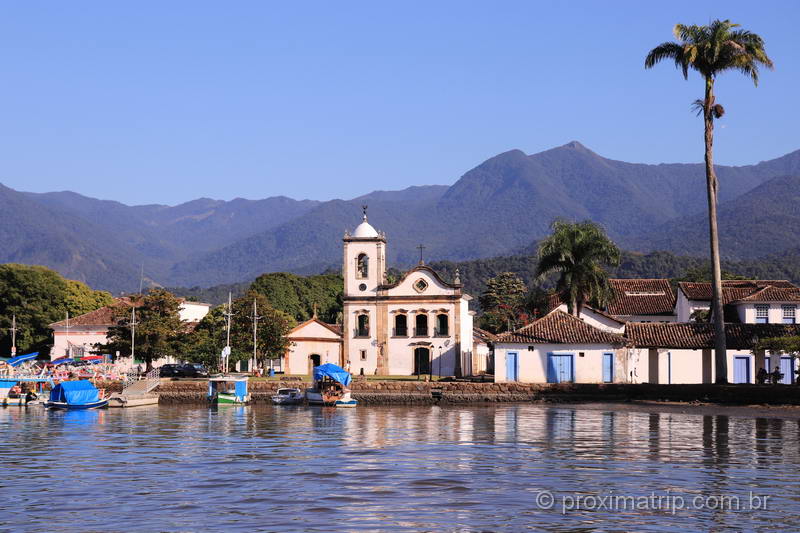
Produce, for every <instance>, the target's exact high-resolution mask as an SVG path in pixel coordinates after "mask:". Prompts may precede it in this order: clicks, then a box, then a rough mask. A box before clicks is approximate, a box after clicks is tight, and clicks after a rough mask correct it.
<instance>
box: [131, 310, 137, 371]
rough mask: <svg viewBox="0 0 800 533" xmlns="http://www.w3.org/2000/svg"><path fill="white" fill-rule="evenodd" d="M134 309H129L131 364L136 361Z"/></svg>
mask: <svg viewBox="0 0 800 533" xmlns="http://www.w3.org/2000/svg"><path fill="white" fill-rule="evenodd" d="M137 324H138V322H136V308H135V307H131V364H133V362H134V361H135V360H136V325H137Z"/></svg>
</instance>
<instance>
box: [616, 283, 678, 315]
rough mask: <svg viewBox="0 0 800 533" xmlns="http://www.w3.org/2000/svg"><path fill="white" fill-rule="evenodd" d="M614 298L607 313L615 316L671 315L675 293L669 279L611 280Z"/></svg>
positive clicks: (673, 309) (673, 310) (673, 308)
mask: <svg viewBox="0 0 800 533" xmlns="http://www.w3.org/2000/svg"><path fill="white" fill-rule="evenodd" d="M608 281H609V283H610V284H611V287H612V288H613V289H614V296H613V297H612V299H611V302H609V304H608V309H607V311H608V312H609V313H610V314H612V315H615V316H631V315H671V314H673V313H674V312H675V293H674V292H673V291H672V286H670V284H669V280H668V279H610V280H608Z"/></svg>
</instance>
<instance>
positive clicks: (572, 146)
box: [561, 141, 594, 154]
mask: <svg viewBox="0 0 800 533" xmlns="http://www.w3.org/2000/svg"><path fill="white" fill-rule="evenodd" d="M561 148H569V149H572V150H578V151H581V152H586V153H589V154H594V152H592V151H591V150H589V149H588V148H586V147H585V146H584V145H582V144H581V143H579V142H578V141H570V142H568V143H567V144H565V145H564V146H562V147H561Z"/></svg>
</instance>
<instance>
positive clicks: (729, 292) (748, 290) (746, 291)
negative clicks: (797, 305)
mask: <svg viewBox="0 0 800 533" xmlns="http://www.w3.org/2000/svg"><path fill="white" fill-rule="evenodd" d="M768 286H769V287H774V288H776V289H797V288H798V287H797V286H796V285H794V284H793V283H792V282H790V281H787V280H785V279H761V280H759V279H741V280H740V279H735V280H723V281H722V300H723V303H729V302H732V301H734V300H740V299H742V298H745V297H747V296H749V295H751V294H752V293H754V292H756V291H757V290H758V289H763V288H764V287H768ZM678 288H679V289H680V290H681V291H683V294H685V295H686V298H688V299H689V300H699V301H706V302H710V301H711V283H709V282H707V281H702V282H694V281H681V282H680V283H678Z"/></svg>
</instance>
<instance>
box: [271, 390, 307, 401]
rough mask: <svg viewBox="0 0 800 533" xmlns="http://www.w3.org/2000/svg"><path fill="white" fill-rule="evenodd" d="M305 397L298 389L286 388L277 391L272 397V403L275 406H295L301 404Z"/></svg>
mask: <svg viewBox="0 0 800 533" xmlns="http://www.w3.org/2000/svg"><path fill="white" fill-rule="evenodd" d="M304 399H305V396H304V395H303V392H302V391H301V390H300V389H293V388H286V389H278V391H277V392H276V393H275V394H274V395H273V396H272V403H274V404H275V405H297V404H298V403H303V400H304Z"/></svg>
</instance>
